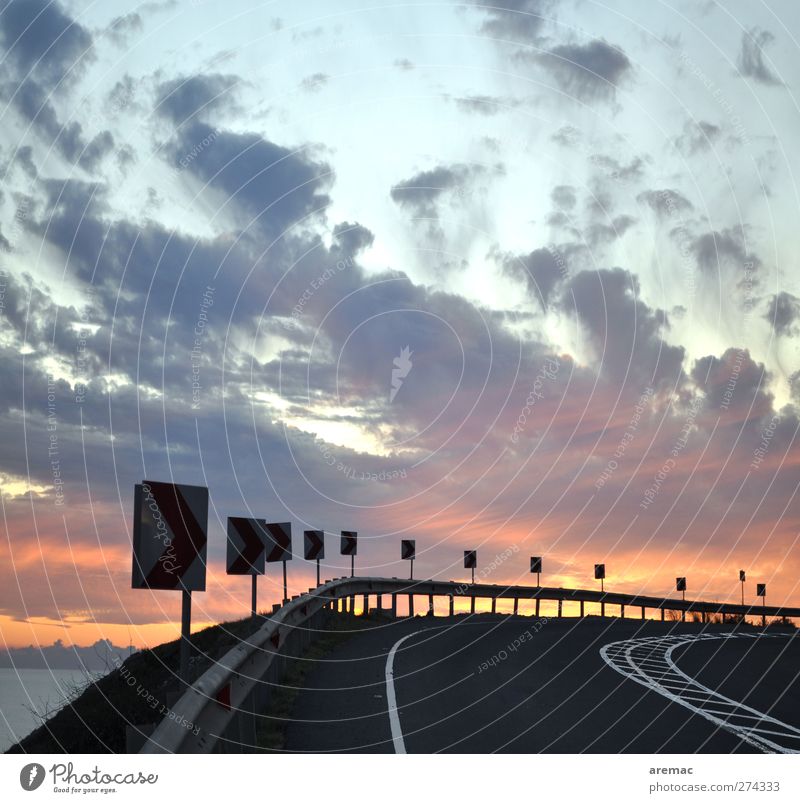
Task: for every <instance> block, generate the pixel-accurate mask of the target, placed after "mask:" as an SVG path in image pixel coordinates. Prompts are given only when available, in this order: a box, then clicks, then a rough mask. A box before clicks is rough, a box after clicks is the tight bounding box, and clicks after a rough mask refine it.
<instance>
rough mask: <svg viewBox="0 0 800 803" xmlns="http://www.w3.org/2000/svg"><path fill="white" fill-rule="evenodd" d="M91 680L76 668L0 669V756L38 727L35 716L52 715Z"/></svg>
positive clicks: (38, 723) (37, 720) (91, 678)
mask: <svg viewBox="0 0 800 803" xmlns="http://www.w3.org/2000/svg"><path fill="white" fill-rule="evenodd" d="M100 674H102V673H98V674H97V676H99V675H100ZM93 679H94V678H93V677H87V675H86V673H85V672H82V671H80V670H78V669H19V670H17V669H0V753H5V751H6V750H8V748H9V747H11V745H12V744H15V743H16V742H18V741H19V740H20V739H23V738H24V737H25V736H27V735H28V734H29V733H30V732H31V731H33V730H35V729H36V728H37V727H38V726H39V725H40V724H41V722H40V720H39V719H38V718H37V717H36V713H38V714H40V715H44V714H45V713H46V712H48V711H49V712H50V714H51V715H52V713H53V712H54V709H57V708H59V707H60V706H61V705H63V703H64V701H65V698H66V696H67V695H68V694H69V693H70V692H71V691H72V690H73V689H75V688H76V687H78V688H81V689H82V688H85V687H86V686H87V685H88V684H89V683H90V682H91V681H92V680H93Z"/></svg>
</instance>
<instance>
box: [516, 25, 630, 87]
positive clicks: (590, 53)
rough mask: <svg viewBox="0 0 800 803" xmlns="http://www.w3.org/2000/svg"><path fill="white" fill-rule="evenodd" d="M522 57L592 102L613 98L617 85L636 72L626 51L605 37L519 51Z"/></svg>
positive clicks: (563, 85)
mask: <svg viewBox="0 0 800 803" xmlns="http://www.w3.org/2000/svg"><path fill="white" fill-rule="evenodd" d="M518 57H519V58H520V59H523V60H526V61H536V62H537V63H538V64H540V65H541V66H542V67H544V68H545V69H546V70H547V71H548V72H549V73H550V74H551V75H552V76H553V79H554V80H555V82H556V84H557V85H558V87H559V88H560V89H561V90H562V91H563V92H565V93H566V94H568V95H569V96H571V97H574V98H577V99H578V100H581V101H585V102H587V103H591V102H593V101H603V100H614V98H615V97H616V92H617V88H618V87H619V85H620V84H621V83H622V82H623V81H624V80H625V79H626V78H629V77H630V76H631V74H632V73H633V65H632V64H631V62H630V59H628V57H627V56H626V55H625V53H624V51H623V50H622V49H621V48H619V47H616V46H614V45H610V44H609V43H608V42H605V41H604V40H602V39H594V40H592V41H591V42H587V43H586V44H584V45H575V44H571V45H559V46H558V47H554V48H553V49H552V50H550V51H549V52H547V53H543V54H538V55H531V54H528V53H520V54H519V55H518Z"/></svg>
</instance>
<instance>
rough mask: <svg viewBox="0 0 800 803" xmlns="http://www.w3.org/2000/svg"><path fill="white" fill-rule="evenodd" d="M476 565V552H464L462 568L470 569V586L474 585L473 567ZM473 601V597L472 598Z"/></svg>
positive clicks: (467, 550)
mask: <svg viewBox="0 0 800 803" xmlns="http://www.w3.org/2000/svg"><path fill="white" fill-rule="evenodd" d="M477 565H478V552H477V550H475V549H465V550H464V568H465V569H472V585H475V567H476V566H477ZM473 599H474V597H473Z"/></svg>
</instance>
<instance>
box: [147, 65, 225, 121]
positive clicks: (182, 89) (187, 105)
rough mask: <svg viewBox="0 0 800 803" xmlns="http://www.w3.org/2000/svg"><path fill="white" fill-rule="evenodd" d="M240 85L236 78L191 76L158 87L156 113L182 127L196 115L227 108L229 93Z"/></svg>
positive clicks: (216, 75) (214, 75)
mask: <svg viewBox="0 0 800 803" xmlns="http://www.w3.org/2000/svg"><path fill="white" fill-rule="evenodd" d="M238 84H239V79H238V78H237V77H236V76H235V75H219V74H210V75H192V76H189V77H187V78H175V79H173V80H171V81H165V82H164V83H162V84H160V85H159V86H158V88H157V90H156V94H157V101H156V111H157V112H158V113H159V114H161V115H163V116H164V117H168V118H169V119H171V120H172V121H173V122H174V123H177V124H181V123H183V122H185V121H187V120H189V119H191V118H192V117H195V116H196V115H199V116H204V117H206V116H208V113H209V112H213V111H217V110H219V109H225V108H230V107H231V106H232V105H233V92H232V90H233V89H234V88H235V87H236V86H237V85H238Z"/></svg>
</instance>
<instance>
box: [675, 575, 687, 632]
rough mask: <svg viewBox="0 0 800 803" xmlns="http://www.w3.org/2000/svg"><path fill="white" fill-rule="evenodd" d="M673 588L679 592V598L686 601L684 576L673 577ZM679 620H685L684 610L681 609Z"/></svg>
mask: <svg viewBox="0 0 800 803" xmlns="http://www.w3.org/2000/svg"><path fill="white" fill-rule="evenodd" d="M675 589H676V591H680V592H681V599H682V600H683V601H684V602H686V578H685V577H676V578H675ZM681 621H682V622H685V621H686V611H685V610H682V611H681Z"/></svg>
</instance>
